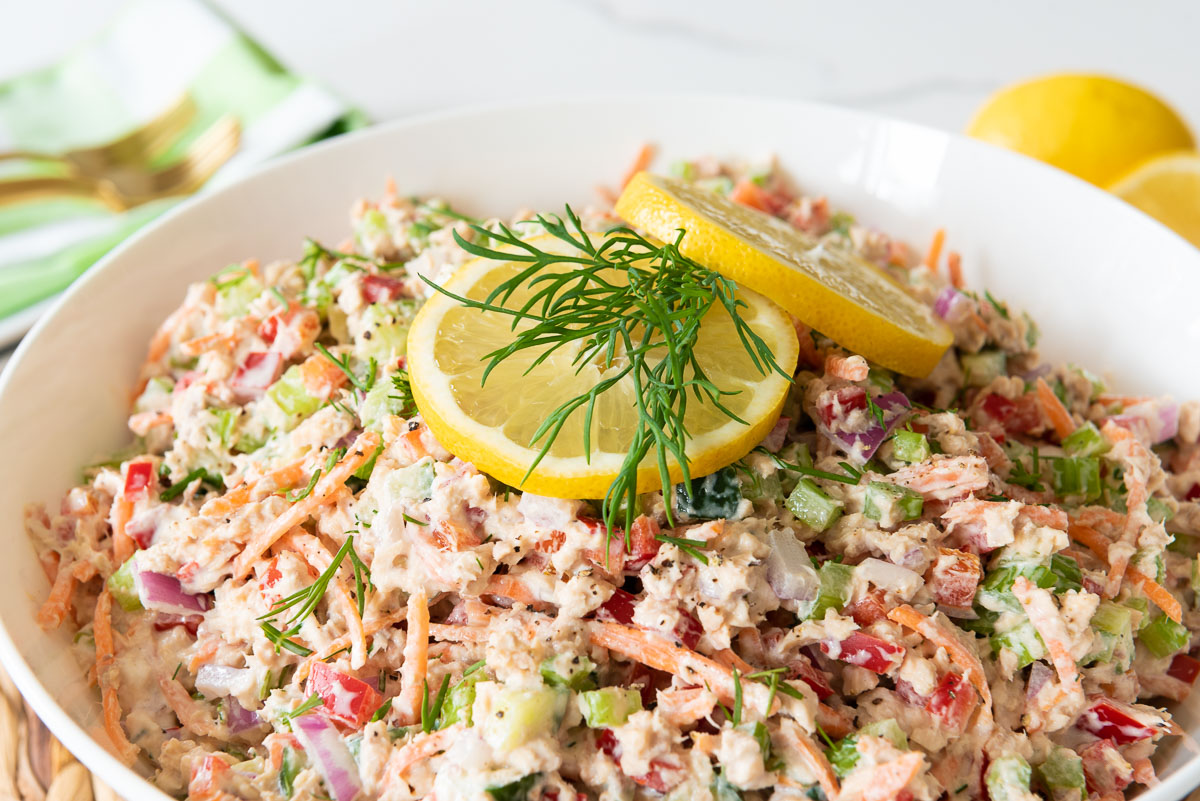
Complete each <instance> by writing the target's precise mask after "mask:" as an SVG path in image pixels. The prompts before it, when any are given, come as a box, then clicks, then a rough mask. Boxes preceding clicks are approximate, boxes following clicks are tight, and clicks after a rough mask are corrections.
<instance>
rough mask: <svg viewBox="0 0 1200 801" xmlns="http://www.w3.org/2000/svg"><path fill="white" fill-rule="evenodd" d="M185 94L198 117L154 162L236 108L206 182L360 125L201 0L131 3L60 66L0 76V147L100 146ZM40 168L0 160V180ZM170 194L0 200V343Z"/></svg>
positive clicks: (159, 209)
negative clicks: (118, 203)
mask: <svg viewBox="0 0 1200 801" xmlns="http://www.w3.org/2000/svg"><path fill="white" fill-rule="evenodd" d="M185 93H186V94H187V95H188V96H189V97H190V99H191V102H192V103H193V104H194V106H195V114H194V116H193V117H192V118H191V122H190V124H189V126H188V128H187V131H186V133H185V134H183V135H182V137H181V139H180V141H179V142H178V143H176V144H174V145H173V146H172V147H171V149H170V150H169V151H168V152H167V153H165V154H163V156H162V157H161V159H160V160H159V161H160V162H161V163H164V164H165V163H170V162H171V161H172V160H173V157H174V156H176V155H178V153H180V152H181V151H183V150H184V149H186V147H187V145H188V143H189V142H190V141H191V140H192V139H194V138H195V137H196V135H198V134H199V133H201V132H202V131H204V130H205V129H206V128H208V127H209V126H210V125H212V124H213V123H214V122H215V121H216V120H218V119H219V118H220V117H222V116H223V115H226V114H233V115H234V116H236V117H237V119H238V120H239V122H240V123H241V126H242V139H241V145H240V147H239V150H238V152H237V153H236V154H235V155H234V156H233V158H231V159H230V160H229V161H228V162H226V164H225V165H224V166H223V167H222V168H221V169H220V170H219V171H218V172H217V174H216V175H214V176H213V178H212V179H211V180H210V181H209V183H208V185H207V186H209V187H211V186H213V185H217V184H222V183H226V182H228V181H230V180H232V179H234V178H236V177H238V176H239V175H242V174H244V173H245V172H246V171H248V170H249V169H251V168H252V167H254V166H256V165H258V164H260V163H261V162H263V161H264V160H266V159H269V158H271V157H272V156H275V155H277V154H279V153H282V152H285V151H288V150H292V149H294V148H297V147H301V146H303V145H305V144H308V143H310V142H313V141H315V140H318V139H323V138H326V137H329V136H333V135H336V134H338V133H342V132H344V131H347V130H350V129H353V128H358V127H361V126H362V125H364V124H365V122H366V121H365V119H364V117H363V116H362V115H361V114H360V113H359V112H357V111H354V110H353V109H350V108H348V107H347V105H346V104H345V103H344V102H343V101H342V100H340V99H339V98H337V97H335V96H334V95H332V94H330V93H329V92H327V91H326V90H324V89H323V88H321V87H319V86H316V85H314V84H312V83H309V82H307V81H305V80H303V79H301V78H299V77H297V76H295V75H292V74H291V73H289V72H288V71H287V70H286V69H284V67H283V66H281V65H280V64H279V63H278V62H276V61H275V60H274V59H273V58H271V56H270V55H268V54H267V53H265V52H264V51H263V50H262V49H261V48H260V47H259V46H258V45H257V44H255V43H254V42H253V41H251V40H250V39H248V38H247V37H246V36H245V35H244V34H242V33H241V32H239V31H238V30H237V29H236V28H235V27H234V26H233V25H232V24H231V23H230V22H229V21H228V20H226V19H224V18H223V17H221V16H220V15H219V14H218V13H217V12H215V11H214V10H212V9H211V8H209V7H208V6H206V5H203V4H202V3H201V2H199V0H137V1H136V2H134V3H132V4H130V5H129V6H126V7H125V9H124V10H123V11H122V12H121V14H120V15H119V16H118V17H117V18H116V19H115V20H114V21H113V22H112V23H111V24H110V25H109V26H108V27H107V28H106V29H105V30H104V31H103V32H102V33H101V34H100V35H99V36H98V37H97V38H95V39H94V40H92V41H90V42H88V43H87V44H85V45H83V46H82V47H81V48H80V49H79V50H77V51H76V52H74V53H73V54H72V55H70V56H69V57H68V58H67V59H66V60H65V61H63V62H62V63H60V64H57V65H55V66H52V67H49V68H46V69H42V70H39V71H37V72H33V73H30V74H27V75H23V76H20V77H17V78H14V79H11V80H9V81H6V82H3V83H0V151H13V150H30V151H37V152H45V153H55V152H62V151H65V150H70V149H73V148H78V147H88V146H94V145H97V144H103V143H105V142H109V141H112V140H114V139H117V138H119V137H120V136H122V135H124V134H126V133H128V132H129V131H131V130H133V129H135V128H137V127H138V126H140V125H142V124H144V123H145V122H147V121H149V120H151V119H154V118H155V117H157V116H158V115H159V114H161V113H162V112H163V111H165V110H167V109H169V108H171V107H172V106H174V105H175V104H176V103H177V102H178V101H179V99H180V97H181V96H183V95H184V94H185ZM45 169H46V168H45V167H44V166H39V164H38V163H34V162H18V161H0V178H3V179H8V178H16V177H32V176H36V175H38V174H44V171H45ZM39 171H40V172H39ZM178 202H179V199H178V198H173V199H169V200H160V201H156V202H154V203H150V204H147V205H144V206H139V207H137V208H134V209H131V210H130V211H127V212H123V213H114V212H111V211H109V210H107V209H106V208H105V207H104V206H103V205H102V204H101V203H100V202H99V201H92V200H89V199H83V198H61V199H43V200H37V201H29V202H25V203H21V204H17V205H7V206H0V347H2V346H3V345H4V344H6V343H7V342H10V341H12V340H14V339H16V338H18V337H20V335H21V334H23V333H24V331H25V330H26V329H27V328H28V327H29V325H31V324H32V323H33V321H34V319H36V317H37V314H38V313H39V312H41V311H42V310H43V309H44V307H45V306H46V305H47V304H48V303H49V300H50V299H52V297H53V296H54V295H56V294H57V293H58V292H60V291H61V290H62V289H64V288H65V287H66V286H67V285H68V284H69V283H70V282H71V281H73V280H74V279H75V278H77V277H78V276H79V275H80V274H81V273H82V272H83V271H84V270H85V269H87V268H88V267H89V266H90V265H91V264H92V263H93V262H95V261H96V260H97V259H98V258H100V257H101V256H102V255H104V254H105V253H106V252H108V250H110V249H111V248H112V247H113V246H115V245H116V244H117V243H118V242H120V241H121V240H122V239H124V238H125V237H126V236H128V235H129V234H130V233H132V232H133V231H134V230H136V229H137V228H139V227H141V226H142V225H144V224H145V223H146V222H148V221H149V220H151V219H153V218H154V217H157V216H158V215H160V214H162V213H163V212H164V211H165V210H166V209H167V208H169V207H170V206H172V205H174V204H175V203H178Z"/></svg>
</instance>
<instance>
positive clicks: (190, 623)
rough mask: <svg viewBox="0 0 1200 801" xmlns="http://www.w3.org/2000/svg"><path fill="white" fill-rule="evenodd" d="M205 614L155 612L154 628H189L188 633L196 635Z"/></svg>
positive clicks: (163, 629) (161, 629) (160, 629)
mask: <svg viewBox="0 0 1200 801" xmlns="http://www.w3.org/2000/svg"><path fill="white" fill-rule="evenodd" d="M203 622H204V615H172V614H169V613H167V612H155V613H154V630H155V631H169V630H171V629H187V633H188V634H190V635H192V636H193V637H195V636H196V632H197V631H198V630H199V629H200V624H201V623H203Z"/></svg>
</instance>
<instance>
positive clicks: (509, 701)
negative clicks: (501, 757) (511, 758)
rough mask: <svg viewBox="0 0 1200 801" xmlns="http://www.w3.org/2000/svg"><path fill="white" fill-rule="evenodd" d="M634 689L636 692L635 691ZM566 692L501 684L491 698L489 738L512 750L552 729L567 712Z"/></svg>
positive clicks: (502, 748) (504, 748) (496, 744)
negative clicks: (502, 686) (503, 685)
mask: <svg viewBox="0 0 1200 801" xmlns="http://www.w3.org/2000/svg"><path fill="white" fill-rule="evenodd" d="M635 692H636V691H635ZM568 695H569V693H567V692H566V691H565V690H560V689H557V688H554V687H536V688H526V687H504V688H502V689H500V690H498V691H497V692H496V694H495V695H494V696H493V698H492V717H491V719H490V720H489V721H488V722H487V726H488V733H489V737H488V740H489V742H491V744H492V745H493V746H494V747H497V748H499V749H501V750H503V751H511V750H512V749H514V748H517V747H519V746H521V745H523V744H524V743H527V742H529V741H530V740H533V739H536V738H538V737H542V736H544V735H547V734H549V733H550V732H552V731H554V730H555V729H556V728H557V727H558V725H559V723H561V722H562V719H563V715H564V714H565V713H566V711H567V697H568Z"/></svg>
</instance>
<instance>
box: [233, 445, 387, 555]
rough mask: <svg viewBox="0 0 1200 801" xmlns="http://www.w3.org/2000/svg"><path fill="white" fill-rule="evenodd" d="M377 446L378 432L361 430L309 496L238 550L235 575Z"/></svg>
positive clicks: (331, 496) (317, 505) (343, 480)
mask: <svg viewBox="0 0 1200 801" xmlns="http://www.w3.org/2000/svg"><path fill="white" fill-rule="evenodd" d="M378 446H379V435H378V434H377V433H375V432H374V431H364V432H363V433H362V434H359V435H358V439H356V440H355V441H354V444H353V445H351V446H350V451H349V452H348V453H347V454H346V455H345V456H343V457H342V460H341V461H339V462H338V463H337V464H336V465H334V466H333V469H331V470H330V471H329V472H328V473H326V474H325V475H323V476H321V479H320V480H319V481H318V482H317V485H316V486H315V487H314V488H313V491H312V492H310V493H309V494H308V497H306V498H304V499H302V500H299V501H296V502H295V503H293V504H292V505H291V506H289V507H288V509H287V511H285V512H284V513H283V514H281V515H279V517H277V518H275V519H274V520H272V521H271V523H270V525H268V526H266V527H265V528H263V529H262V530H261V531H259V532H258V533H256V534H254V535H253V536H252V537H251V539H250V541H249V542H248V543H246V547H245V548H243V549H242V552H241V553H240V554H238V557H237V559H235V560H234V562H233V575H234V578H238V579H241V578H245V577H246V576H248V575H249V574H250V571H251V570H253V569H254V563H255V562H257V561H258V559H259V557H261V556H262V555H263V554H264V553H266V552H267V549H268V548H270V547H271V546H272V545H274V544H275V542H276V541H277V540H278V539H279V538H280V537H282V536H283V535H284V534H286V533H288V532H289V531H291V530H292V529H293V528H295V527H296V526H298V525H300V524H301V523H303V522H304V521H305V520H307V519H308V518H309V517H311V516H312V515H313V514H314V513H315V512H316V511H317V510H318V509H319V508H321V507H322V506H324V505H325V504H326V503H328V502H329V501H331V500H333V499H334V497H335V495H336V494H337V492H338V490H340V489H341V488H342V486H343V485H344V484H345V483H346V480H347V479H349V478H350V476H352V475H354V472H355V471H356V470H358V468H360V467H362V466H363V465H364V464H366V463H367V461H368V460H369V459H370V458H371V456H372V455H373V454H374V453H375V449H376V448H377V447H378Z"/></svg>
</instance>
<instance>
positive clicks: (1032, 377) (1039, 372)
mask: <svg viewBox="0 0 1200 801" xmlns="http://www.w3.org/2000/svg"><path fill="white" fill-rule="evenodd" d="M1053 370H1054V368H1053V367H1051V366H1050V365H1049V364H1047V363H1046V362H1042V363H1041V364H1039V365H1038V366H1037V367H1035V368H1033V369H1032V370H1026V371H1025V372H1024V373H1021V379H1022V380H1024V381H1030V382H1032V381H1037V380H1038V379H1039V378H1045V377H1046V376H1048V375H1050V373H1051V372H1053Z"/></svg>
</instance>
